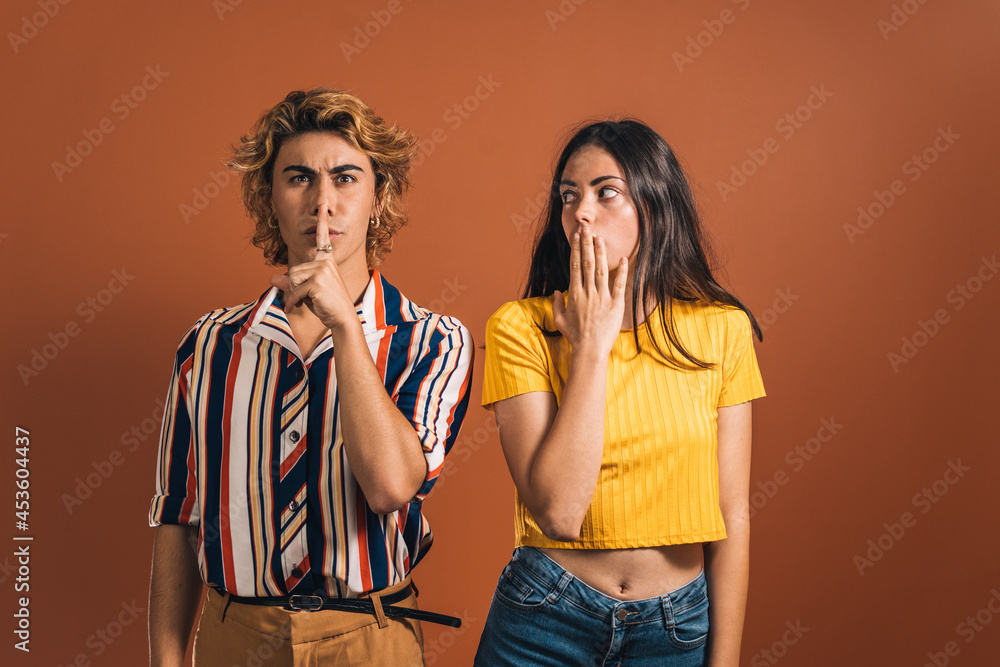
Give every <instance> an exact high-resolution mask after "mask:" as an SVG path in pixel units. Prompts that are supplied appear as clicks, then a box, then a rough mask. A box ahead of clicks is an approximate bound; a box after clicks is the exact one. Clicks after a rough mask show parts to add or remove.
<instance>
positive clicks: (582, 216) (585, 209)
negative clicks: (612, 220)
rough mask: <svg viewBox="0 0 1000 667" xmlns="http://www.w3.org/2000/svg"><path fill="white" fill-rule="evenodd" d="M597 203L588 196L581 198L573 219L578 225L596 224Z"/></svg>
mask: <svg viewBox="0 0 1000 667" xmlns="http://www.w3.org/2000/svg"><path fill="white" fill-rule="evenodd" d="M595 204H596V203H595V202H594V201H593V199H592V198H591V197H589V196H587V195H584V196H582V197H580V199H579V200H577V203H576V209H575V210H574V211H573V219H574V220H575V221H576V223H577V224H578V225H591V224H593V223H594V216H595V213H596V205H595Z"/></svg>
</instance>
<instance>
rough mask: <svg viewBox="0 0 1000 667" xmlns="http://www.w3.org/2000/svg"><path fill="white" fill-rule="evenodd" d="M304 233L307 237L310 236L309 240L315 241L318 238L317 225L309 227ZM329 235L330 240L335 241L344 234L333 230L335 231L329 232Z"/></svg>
mask: <svg viewBox="0 0 1000 667" xmlns="http://www.w3.org/2000/svg"><path fill="white" fill-rule="evenodd" d="M302 233H303V234H305V235H306V236H308V237H309V238H312V239H315V238H316V225H312V226H311V227H307V228H306V230H305V231H304V232H302ZM328 233H329V234H330V238H331V239H334V238H336V237H338V236H340V235H341V234H342V232H338V231H336V230H333V229H331V230H329V232H328Z"/></svg>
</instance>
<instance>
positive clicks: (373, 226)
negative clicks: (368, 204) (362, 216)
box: [368, 215, 382, 229]
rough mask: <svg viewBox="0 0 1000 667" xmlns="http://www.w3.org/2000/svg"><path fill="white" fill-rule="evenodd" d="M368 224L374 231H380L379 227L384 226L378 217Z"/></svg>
mask: <svg viewBox="0 0 1000 667" xmlns="http://www.w3.org/2000/svg"><path fill="white" fill-rule="evenodd" d="M368 223H369V224H370V225H371V226H372V229H378V226H379V225H380V224H382V221H381V220H379V217H378V216H377V215H376V216H375V219H374V220H369V221H368Z"/></svg>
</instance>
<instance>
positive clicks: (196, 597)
mask: <svg viewBox="0 0 1000 667" xmlns="http://www.w3.org/2000/svg"><path fill="white" fill-rule="evenodd" d="M196 530H197V529H196V528H193V527H190V526H176V525H164V526H159V527H157V529H156V537H155V538H154V542H153V569H152V574H151V576H150V580H149V664H150V665H151V667H161V666H162V667H179V666H180V665H182V664H183V663H184V654H185V653H186V652H187V645H188V638H189V637H190V636H191V626H192V625H193V624H194V619H195V615H196V614H197V611H198V602H199V601H200V599H201V592H202V581H201V575H200V574H199V572H198V559H197V557H196V556H195V553H194V550H193V548H192V546H191V542H190V540H191V539H192V538H195V535H196V533H195V531H196Z"/></svg>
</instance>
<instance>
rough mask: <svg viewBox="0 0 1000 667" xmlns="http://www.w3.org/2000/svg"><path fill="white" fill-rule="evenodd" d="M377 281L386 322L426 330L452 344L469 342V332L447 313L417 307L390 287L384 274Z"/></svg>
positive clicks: (470, 334)
mask: <svg viewBox="0 0 1000 667" xmlns="http://www.w3.org/2000/svg"><path fill="white" fill-rule="evenodd" d="M379 278H380V281H381V298H382V303H383V304H384V309H385V310H384V312H385V316H384V317H385V323H386V325H390V326H395V327H397V330H398V328H399V327H404V328H410V329H411V330H413V331H414V332H419V331H420V330H424V331H430V332H431V333H432V337H433V338H435V339H440V338H441V337H443V338H445V339H448V340H450V341H452V346H462V345H471V343H472V333H471V332H470V331H469V328H468V327H466V326H465V325H464V324H463V323H462V321H461V320H459V319H458V318H457V317H452V316H451V315H443V314H441V313H437V312H434V311H433V310H431V309H430V308H424V307H422V306H418V305H417V304H416V303H414V302H413V301H411V300H410V299H408V298H407V297H406V296H405V295H404V294H403V293H402V292H400V291H399V289H397V288H396V287H395V286H393V285H392V284H391V283H390V282H389V281H388V280H386V279H385V276H382V275H380V276H379Z"/></svg>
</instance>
